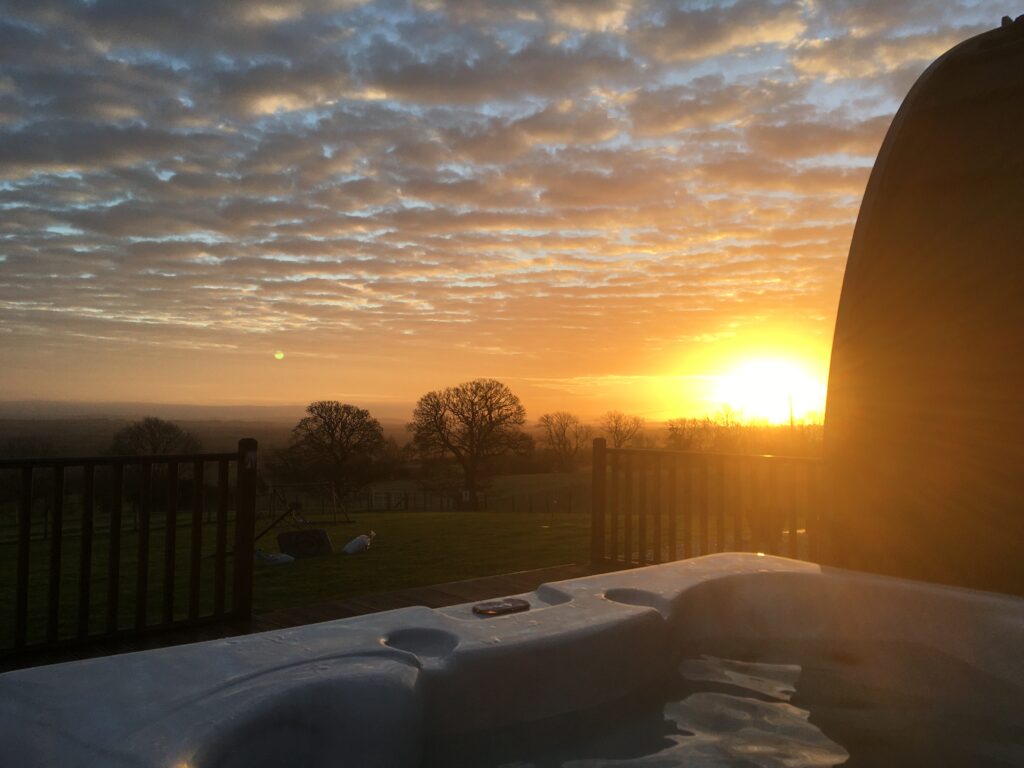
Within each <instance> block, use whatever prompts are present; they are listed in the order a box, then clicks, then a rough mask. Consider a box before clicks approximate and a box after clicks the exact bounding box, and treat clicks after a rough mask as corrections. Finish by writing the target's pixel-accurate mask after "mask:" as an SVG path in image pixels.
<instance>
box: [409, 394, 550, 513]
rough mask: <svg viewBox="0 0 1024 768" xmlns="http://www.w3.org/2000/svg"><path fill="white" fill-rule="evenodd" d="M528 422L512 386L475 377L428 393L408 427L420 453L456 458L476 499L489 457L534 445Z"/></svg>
mask: <svg viewBox="0 0 1024 768" xmlns="http://www.w3.org/2000/svg"><path fill="white" fill-rule="evenodd" d="M525 423H526V409H525V408H523V405H522V403H520V402H519V398H518V397H516V396H515V395H514V394H513V393H512V390H510V389H509V388H508V387H507V386H505V385H504V384H502V383H501V382H500V381H495V380H494V379H476V380H474V381H470V382H466V383H465V384H459V385H458V386H457V387H448V388H447V389H444V390H438V391H435V392H428V393H427V394H425V395H424V396H423V397H421V398H420V399H419V402H418V403H416V409H415V410H414V411H413V415H412V422H411V423H410V424H409V425H408V427H407V428H408V430H409V431H410V432H412V433H413V445H414V446H415V447H416V450H417V451H418V452H419V453H420V454H421V455H423V456H426V457H430V456H452V457H454V458H455V460H456V461H457V462H458V463H459V465H460V466H461V467H462V478H463V489H464V490H465V491H467V492H468V495H469V498H470V503H471V504H475V503H476V500H477V492H478V490H479V487H480V481H481V479H482V473H483V471H484V463H485V462H486V460H487V459H489V458H490V457H493V456H498V455H501V454H503V453H508V452H510V451H523V450H527V449H528V448H529V446H530V444H531V440H530V437H529V435H526V434H525V433H523V432H522V430H521V429H520V427H522V426H523V424H525Z"/></svg>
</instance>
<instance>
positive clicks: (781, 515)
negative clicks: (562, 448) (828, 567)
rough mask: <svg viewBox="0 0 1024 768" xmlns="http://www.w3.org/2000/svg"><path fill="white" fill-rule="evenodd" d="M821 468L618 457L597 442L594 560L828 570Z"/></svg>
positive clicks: (789, 461)
mask: <svg viewBox="0 0 1024 768" xmlns="http://www.w3.org/2000/svg"><path fill="white" fill-rule="evenodd" d="M821 467H822V464H821V461H820V459H817V458H812V457H802V456H761V455H738V454H719V453H689V452H682V451H661V450H642V449H632V448H628V449H627V448H611V449H609V448H607V446H606V443H605V440H604V439H603V438H597V439H596V440H594V453H593V475H592V482H593V502H592V505H591V560H592V561H593V563H594V565H595V566H608V565H612V566H615V565H618V566H622V565H625V566H626V567H629V566H634V565H638V566H639V565H650V564H654V563H662V562H668V561H672V560H679V559H682V558H687V557H695V556H697V555H706V554H711V553H713V552H731V551H749V552H764V553H767V554H780V555H786V556H789V557H793V558H799V559H807V560H818V559H819V558H820V556H821V545H822V538H823V537H822V534H823V530H822V526H823V517H822V509H823V507H822V503H821V502H822V497H823V494H822V491H823V482H822V469H821Z"/></svg>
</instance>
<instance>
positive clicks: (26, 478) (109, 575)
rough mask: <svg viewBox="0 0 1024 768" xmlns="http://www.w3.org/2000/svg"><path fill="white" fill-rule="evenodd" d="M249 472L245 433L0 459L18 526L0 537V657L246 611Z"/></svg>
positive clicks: (5, 512)
mask: <svg viewBox="0 0 1024 768" xmlns="http://www.w3.org/2000/svg"><path fill="white" fill-rule="evenodd" d="M210 465H213V466H212V467H210ZM208 469H212V470H213V473H212V475H211V473H209V472H208V471H207V470H208ZM256 473H257V444H256V441H255V440H252V439H245V440H240V441H239V443H238V450H237V452H234V453H206V454H186V455H159V456H118V457H88V458H43V459H26V460H20V459H19V460H2V461H0V479H2V480H3V483H4V489H5V491H6V492H7V498H6V499H5V500H6V501H7V503H2V501H0V511H2V516H3V517H7V518H9V519H11V518H13V522H14V526H13V527H14V528H15V530H16V538H15V540H14V541H12V542H9V543H8V544H6V545H0V546H2V548H3V552H4V555H5V557H4V562H2V563H0V606H3V607H4V610H5V612H7V613H8V615H9V616H10V617H11V619H12V620H13V621H12V622H11V624H9V625H8V623H7V621H6V620H4V621H0V655H2V657H4V658H9V657H12V656H17V655H19V654H23V653H27V652H30V651H38V650H45V649H50V648H57V647H63V646H69V645H76V644H87V643H90V642H95V641H100V640H110V639H116V638H120V637H123V636H126V635H136V634H140V633H146V632H153V631H166V630H170V629H178V628H187V627H191V626H196V625H199V624H207V623H211V622H219V621H226V620H237V619H243V620H244V619H247V618H248V617H249V616H250V614H251V611H252V572H253V532H254V516H255V515H254V513H255V498H256ZM210 481H212V482H210ZM232 481H233V482H232ZM11 497H14V498H13V500H10V499H11ZM40 497H42V498H40ZM211 505H212V506H213V507H215V509H216V514H215V515H212V520H210V518H211V516H209V515H208V516H207V518H206V519H207V520H210V522H209V523H206V522H205V521H204V511H206V510H208V509H209V508H210V507H211ZM40 507H41V509H40ZM40 517H42V520H40V519H39V518H40ZM4 522H8V521H4ZM204 529H209V530H204ZM229 547H230V548H231V549H229ZM12 550H13V552H12ZM12 554H13V557H11V555H12ZM12 566H13V567H12ZM229 570H230V574H231V577H230V585H231V586H230V587H229V586H228V585H229V576H228V574H229ZM126 603H127V604H126ZM8 626H9V627H10V630H9V631H8V630H7V629H5V627H8Z"/></svg>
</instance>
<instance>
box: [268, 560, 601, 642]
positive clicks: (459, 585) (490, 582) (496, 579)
mask: <svg viewBox="0 0 1024 768" xmlns="http://www.w3.org/2000/svg"><path fill="white" fill-rule="evenodd" d="M595 572H596V570H595V569H594V568H593V567H592V566H590V565H557V566H554V567H551V568H540V569H537V570H532V571H519V572H517V573H504V574H501V575H498V576H485V577H483V578H479V579H468V580H466V581H450V582H447V583H445V584H432V585H430V586H424V587H412V588H410V589H403V590H399V591H396V592H378V593H376V594H370V595H360V596H359V597H350V598H346V599H344V600H332V601H329V602H323V603H314V604H312V605H302V606H297V607H295V608H287V609H284V610H280V611H272V612H270V613H263V614H259V615H258V616H255V617H253V620H252V629H251V631H252V632H263V631H266V630H271V629H283V628H285V627H296V626H300V625H302V624H315V623H316V622H320V621H330V620H332V619H345V618H349V617H350V616H361V615H363V614H366V613H376V612H377V611H390V610H392V609H394V608H408V607H409V606H412V605H425V606H427V607H428V608H443V607H444V606H446V605H457V604H459V603H471V602H477V601H480V600H490V599H492V598H495V597H504V596H505V595H515V594H519V593H521V592H532V591H533V590H535V589H536V588H537V587H539V586H540V585H541V584H545V583H547V582H551V581H562V580H563V579H576V578H580V577H582V576H590V575H591V574H593V573H595Z"/></svg>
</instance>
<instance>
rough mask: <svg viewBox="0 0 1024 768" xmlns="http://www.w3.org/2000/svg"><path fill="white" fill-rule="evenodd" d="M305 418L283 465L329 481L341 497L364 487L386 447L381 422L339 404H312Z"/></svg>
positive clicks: (296, 430) (330, 401) (293, 434)
mask: <svg viewBox="0 0 1024 768" xmlns="http://www.w3.org/2000/svg"><path fill="white" fill-rule="evenodd" d="M306 414H307V415H306V416H305V417H303V418H302V419H301V420H300V421H299V423H298V424H296V425H295V427H294V428H293V429H292V436H291V442H290V443H289V445H288V448H287V450H286V451H285V453H284V455H283V456H282V457H280V459H279V460H280V461H281V463H282V465H283V466H284V467H286V468H287V467H289V466H290V467H291V468H292V469H297V468H301V470H302V472H303V473H311V474H313V475H315V476H319V477H322V478H326V479H328V480H330V482H331V483H332V484H333V485H334V490H335V492H336V493H338V494H339V495H340V494H344V493H345V492H347V491H349V490H352V489H353V488H355V487H358V486H359V485H361V484H362V483H363V482H364V481H365V480H366V478H367V477H368V474H369V471H370V467H371V465H372V463H373V460H374V459H375V458H377V457H378V456H379V455H380V454H381V453H382V451H383V450H384V447H385V443H384V429H383V427H381V424H380V422H379V421H377V420H376V419H375V418H373V417H372V416H370V412H369V411H367V410H364V409H362V408H358V407H356V406H354V405H349V404H348V403H339V402H338V401H337V400H318V401H316V402H315V403H310V404H309V405H308V406H306ZM293 474H294V473H293Z"/></svg>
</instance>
